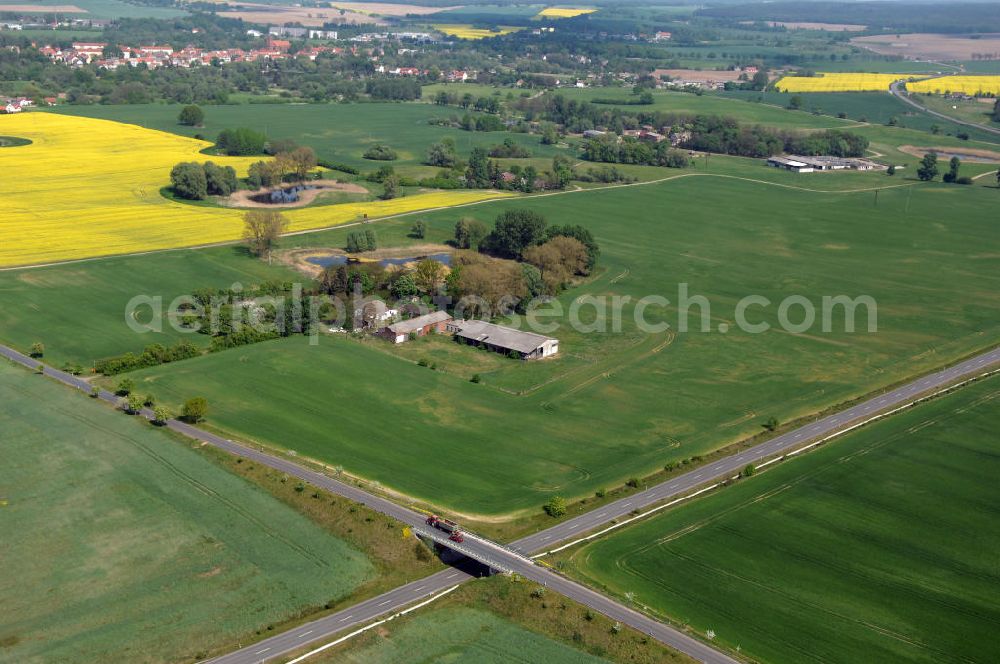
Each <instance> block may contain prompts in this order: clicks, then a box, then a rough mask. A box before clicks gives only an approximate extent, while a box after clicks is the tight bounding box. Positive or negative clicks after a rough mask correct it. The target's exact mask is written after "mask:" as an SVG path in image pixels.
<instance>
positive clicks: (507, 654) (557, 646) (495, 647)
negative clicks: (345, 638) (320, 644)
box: [330, 607, 607, 664]
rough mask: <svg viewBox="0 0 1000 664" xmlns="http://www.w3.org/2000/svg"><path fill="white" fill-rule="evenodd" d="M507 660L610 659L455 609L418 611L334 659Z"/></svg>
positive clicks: (554, 663) (404, 662) (587, 662)
mask: <svg viewBox="0 0 1000 664" xmlns="http://www.w3.org/2000/svg"><path fill="white" fill-rule="evenodd" d="M459 660H465V661H472V662H477V664H478V663H482V664H506V663H507V662H515V661H522V662H523V661H532V662H546V663H547V664H576V663H577V662H580V663H581V664H599V663H600V662H606V661H607V660H605V659H601V658H599V657H594V656H593V655H588V654H586V653H583V652H580V651H579V650H576V649H574V648H570V647H569V646H566V645H563V644H561V643H558V642H556V641H553V640H551V639H549V638H547V637H544V636H542V635H540V634H535V633H534V632H529V631H528V630H526V629H524V628H523V627H519V626H517V625H514V624H513V623H511V622H509V621H507V620H505V619H503V618H500V617H498V616H497V615H495V614H493V613H490V612H488V611H481V610H478V609H473V608H468V607H454V608H446V609H440V610H435V611H431V612H427V613H420V614H419V615H417V616H416V617H415V618H414V619H413V620H412V621H410V622H408V623H407V624H406V625H404V626H402V627H400V628H399V629H396V630H393V631H392V633H391V634H390V635H389V636H385V637H383V638H380V639H378V640H377V641H375V642H372V643H369V644H366V645H365V646H364V647H362V648H352V649H350V650H348V651H347V652H339V653H337V655H336V656H335V658H334V659H332V660H330V661H337V662H351V663H352V664H361V663H364V664H420V663H422V662H429V661H433V662H437V661H459Z"/></svg>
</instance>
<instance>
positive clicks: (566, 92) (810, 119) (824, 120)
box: [554, 88, 856, 129]
mask: <svg viewBox="0 0 1000 664" xmlns="http://www.w3.org/2000/svg"><path fill="white" fill-rule="evenodd" d="M652 92H653V99H654V103H653V104H651V105H647V106H615V105H607V107H608V108H624V109H626V110H628V111H629V112H632V113H650V112H654V111H659V112H662V113H704V114H709V115H728V116H732V117H734V118H736V119H738V120H739V121H741V122H747V123H751V124H761V125H768V126H772V127H781V128H787V129H828V128H829V129H832V128H846V127H850V126H852V125H854V124H856V123H854V122H852V121H850V120H841V119H839V118H831V117H827V116H822V115H813V114H812V113H808V112H805V111H789V110H786V109H784V108H777V107H775V106H771V105H769V104H755V103H745V102H743V101H742V100H737V99H727V98H726V97H722V96H719V95H709V94H705V95H696V94H691V93H688V92H670V91H664V90H654V91H652ZM554 94H561V95H563V96H564V97H566V98H567V99H576V100H579V101H593V100H594V99H616V100H617V99H623V100H626V99H633V98H634V95H633V94H632V91H631V89H629V88H562V89H559V90H558V91H557V92H556V93H554Z"/></svg>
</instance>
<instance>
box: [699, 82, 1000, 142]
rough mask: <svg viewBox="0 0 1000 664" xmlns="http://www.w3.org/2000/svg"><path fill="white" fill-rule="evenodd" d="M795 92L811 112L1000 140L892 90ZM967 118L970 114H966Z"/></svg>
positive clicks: (760, 96)
mask: <svg viewBox="0 0 1000 664" xmlns="http://www.w3.org/2000/svg"><path fill="white" fill-rule="evenodd" d="M719 94H720V95H722V96H725V97H733V98H736V99H744V100H748V101H759V102H762V103H765V104H773V105H777V106H787V105H788V102H789V100H790V99H791V98H792V96H793V95H791V94H789V93H781V92H770V91H769V92H764V93H761V92H749V91H744V90H735V91H731V92H722V93H719ZM794 96H797V97H798V98H799V99H800V100H801V102H802V110H803V111H807V112H810V113H822V114H824V115H827V116H830V115H832V116H836V115H838V114H840V113H843V114H845V115H846V116H847V118H848V119H850V120H857V121H862V122H868V123H871V124H875V125H885V124H886V123H888V122H889V121H890V120H892V119H893V118H895V120H896V122H897V124H899V125H900V126H902V127H905V128H908V129H916V130H918V131H925V132H930V131H931V130H932V128H933V127H935V126H936V127H937V128H938V131H939V132H940V133H942V134H951V135H955V134H958V133H963V132H964V133H966V134H968V135H969V137H970V138H971V139H972V140H978V141H987V142H998V141H1000V138H998V137H997V136H996V135H995V134H990V133H989V132H985V131H980V130H977V129H974V128H971V127H966V126H963V125H958V124H956V123H953V122H948V121H947V120H942V119H941V118H937V117H934V116H931V115H928V114H927V113H923V112H921V111H918V110H916V109H914V108H913V107H912V106H909V105H908V104H906V103H904V102H903V101H900V100H899V99H897V98H896V97H894V96H892V95H891V94H889V93H888V91H882V92H800V93H796V94H795V95H794ZM919 101H920V103H922V104H930V105H931V107H932V108H935V109H936V110H941V111H942V112H945V108H937V104H940V105H941V106H942V107H944V104H945V102H947V104H948V106H947V107H946V108H950V105H951V104H959V105H962V104H964V105H967V106H968V105H973V106H977V107H978V109H977V110H978V111H980V112H981V113H985V112H987V111H989V110H991V107H990V106H988V105H987V104H980V103H978V102H956V101H951V100H944V99H940V98H938V97H921V98H920V99H919ZM947 112H948V113H951V114H953V115H955V116H956V117H963V116H962V115H960V114H958V113H955V112H953V111H951V110H948V111H947ZM963 119H968V118H964V117H963ZM974 121H975V122H984V118H983V117H981V116H979V117H977V118H975V120H974ZM928 138H930V137H928ZM907 140H909V139H907Z"/></svg>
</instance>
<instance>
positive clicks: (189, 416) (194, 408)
mask: <svg viewBox="0 0 1000 664" xmlns="http://www.w3.org/2000/svg"><path fill="white" fill-rule="evenodd" d="M206 415H208V400H207V399H205V397H192V398H190V399H188V400H187V401H185V402H184V407H183V408H182V409H181V416H182V417H183V418H184V419H185V420H186V421H187V422H190V423H191V424H197V423H198V422H201V421H202V420H204V419H205V416H206Z"/></svg>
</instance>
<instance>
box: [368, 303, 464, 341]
mask: <svg viewBox="0 0 1000 664" xmlns="http://www.w3.org/2000/svg"><path fill="white" fill-rule="evenodd" d="M451 320H452V318H451V314H449V313H448V312H447V311H434V312H432V313H429V314H424V315H423V316H417V317H416V318H410V319H408V320H401V321H399V322H398V323H393V324H392V325H387V326H385V327H384V328H382V329H381V330H379V334H380V335H381V336H383V337H385V338H386V339H388V340H389V341H391V342H392V343H394V344H401V343H403V342H404V341H406V340H408V339H409V338H410V335H411V334H412V335H414V336H417V337H422V336H424V335H426V334H431V333H432V332H445V331H447V327H448V324H449V321H451Z"/></svg>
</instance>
